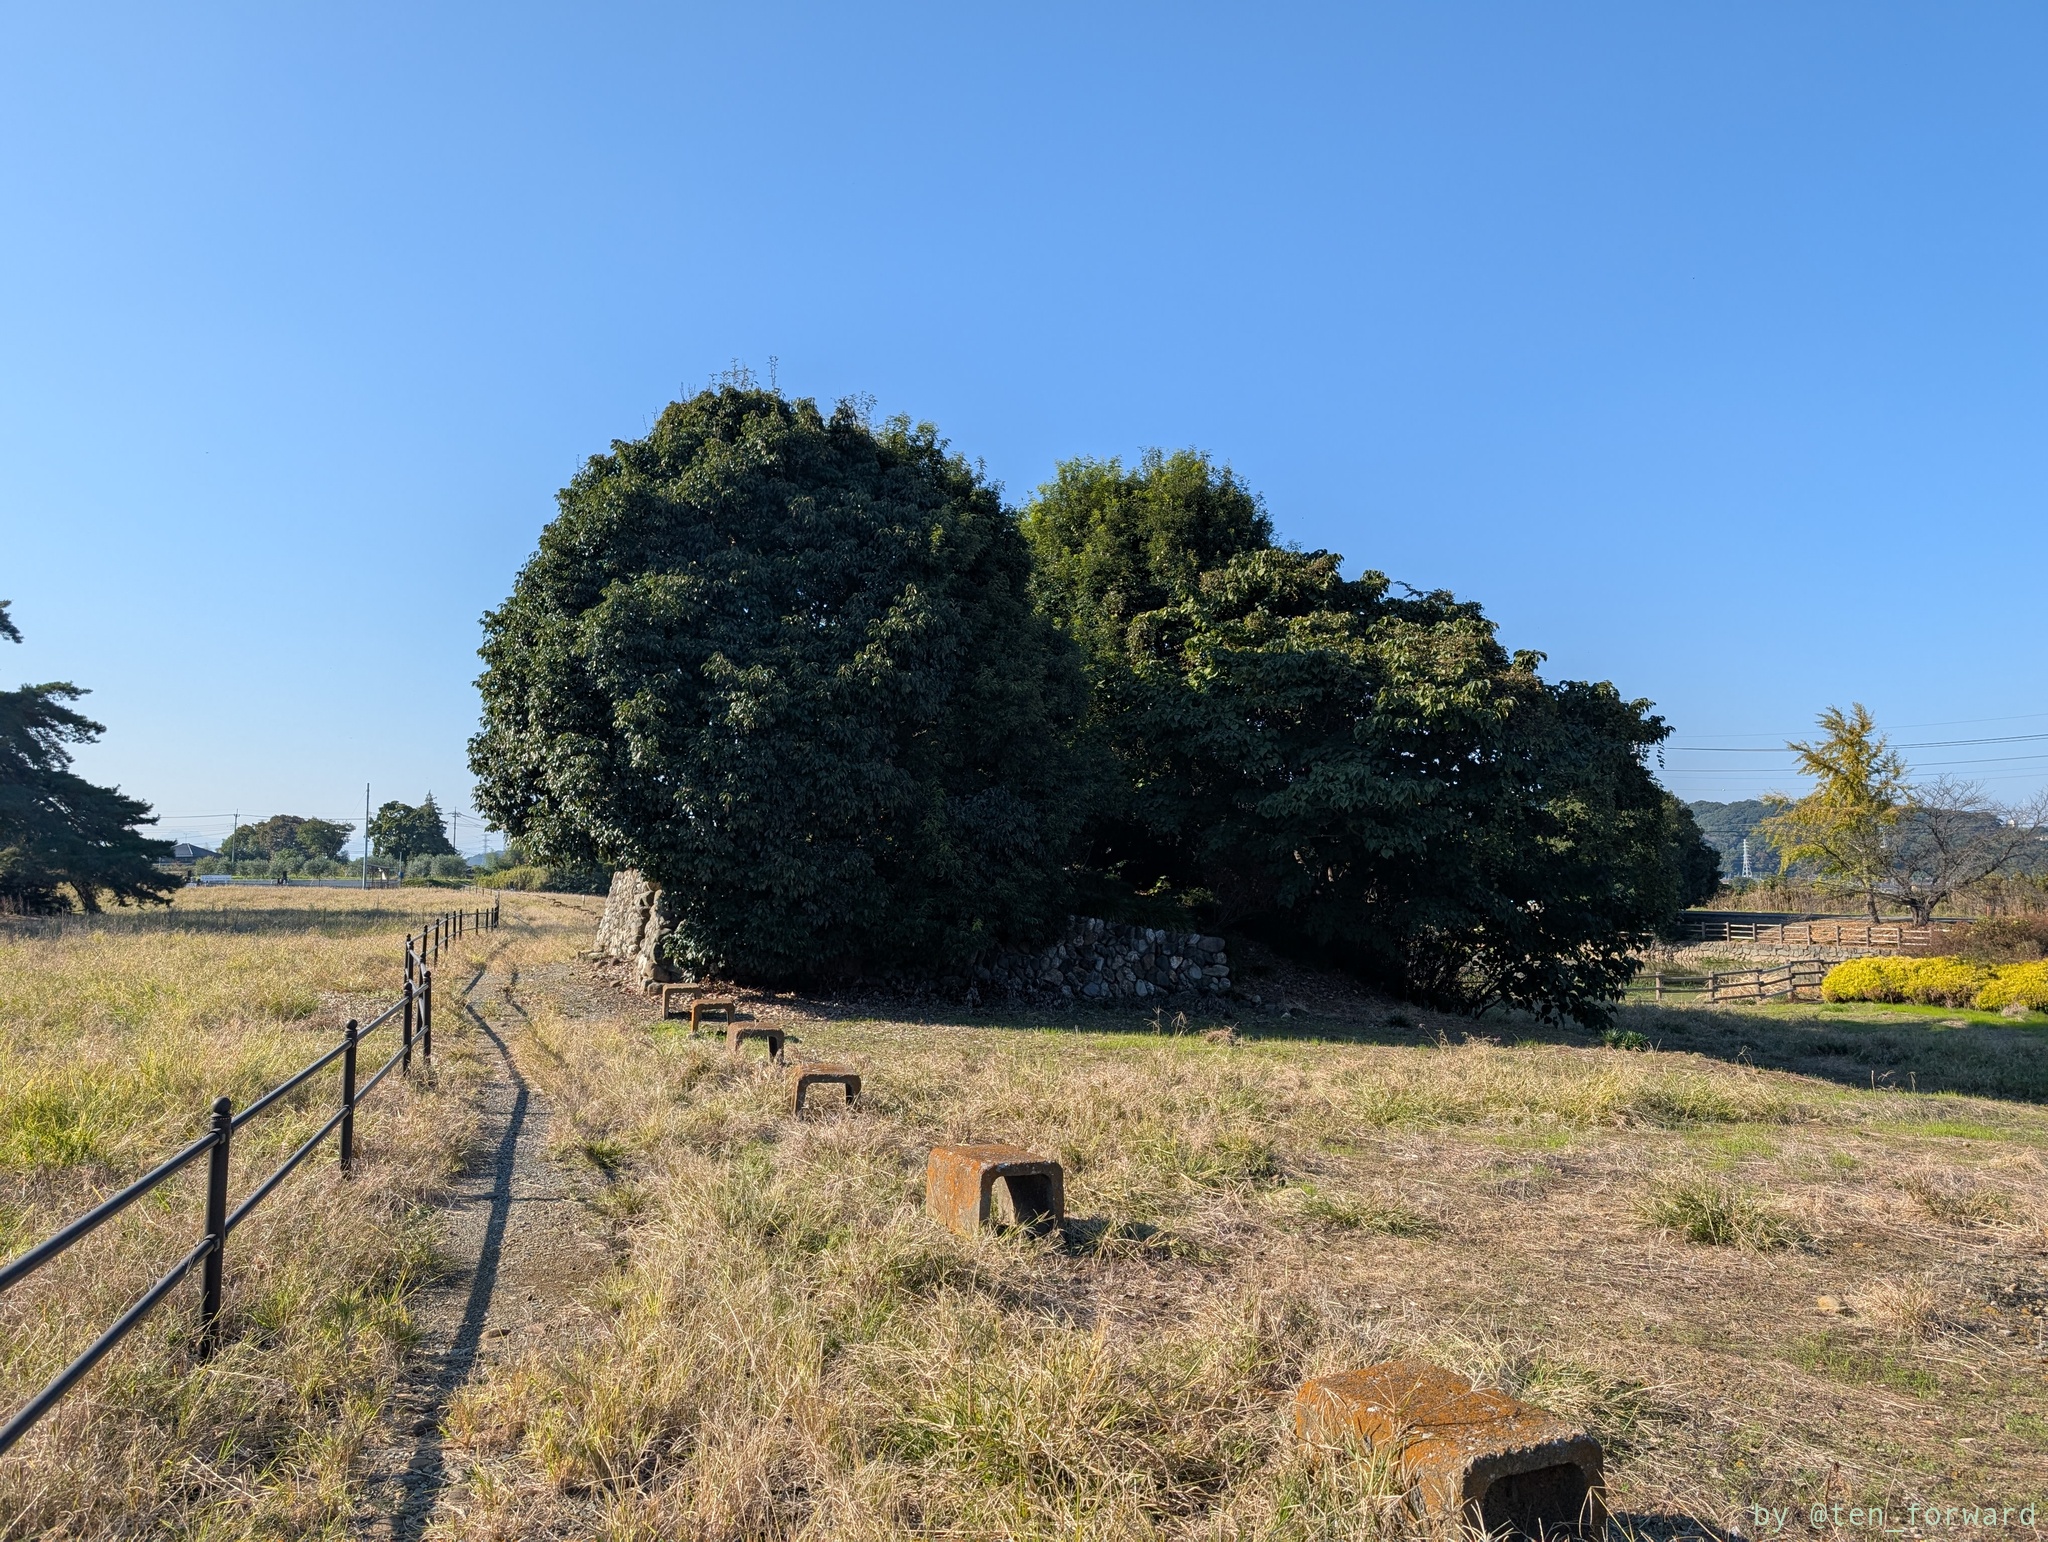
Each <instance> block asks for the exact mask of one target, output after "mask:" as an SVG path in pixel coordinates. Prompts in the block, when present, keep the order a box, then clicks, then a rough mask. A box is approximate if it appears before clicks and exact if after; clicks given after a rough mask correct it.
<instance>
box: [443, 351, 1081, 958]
mask: <svg viewBox="0 0 2048 1542" xmlns="http://www.w3.org/2000/svg"><path fill="white" fill-rule="evenodd" d="M1029 579H1030V554H1029V553H1028V552H1027V550H1026V549H1025V546H1024V544H1023V542H1022V541H1021V540H1020V539H1019V536H1018V533H1017V529H1016V526H1015V524H1014V523H1013V521H1012V520H1011V518H1010V517H1009V515H1008V514H1007V513H1006V511H1005V510H1004V509H1003V507H1002V505H1001V502H1000V500H999V498H998V496H997V494H996V492H995V490H994V489H993V488H991V487H989V486H988V485H987V484H986V483H985V482H983V481H982V480H981V478H980V477H979V475H978V474H977V473H976V472H975V470H974V469H973V468H972V467H970V466H969V465H967V464H966V463H965V462H964V461H962V460H961V459H960V458H958V457H957V456H953V455H950V454H949V453H948V452H947V449H946V446H945V444H944V442H943V441H942V440H940V439H939V438H938V436H937V433H936V431H935V430H933V429H932V428H931V427H930V426H928V425H921V426H918V427H912V426H911V425H910V424H909V423H908V422H907V421H895V422H891V423H889V424H887V425H885V426H883V427H881V428H879V429H877V428H875V427H873V426H871V425H870V424H869V423H867V422H866V421H865V420H864V417H863V415H862V414H861V413H860V412H859V411H858V410H857V409H856V408H855V407H853V406H851V405H849V404H841V405H840V407H839V408H838V410H837V411H835V412H833V413H832V414H831V415H830V416H826V415H824V414H823V413H821V412H820V411H819V409H818V408H817V407H816V405H815V404H813V403H812V402H810V401H791V400H788V399H785V398H783V397H782V396H780V395H779V394H777V393H775V392H772V391H761V390H755V389H752V388H751V387H748V386H744V385H736V386H728V387H725V388H722V389H719V390H715V391H707V392H704V393H702V394H700V395H698V396H697V397H695V398H693V399H691V400H689V401H686V402H679V403H675V404H673V405H671V406H670V407H669V408H668V409H667V410H666V411H665V412H663V414H662V415H661V418H660V420H659V422H658V423H657V424H656V425H655V426H654V429H653V431H652V432H651V433H649V434H648V435H647V437H646V438H644V439H640V440H635V441H631V442H625V441H621V442H615V443H614V444H613V446H612V449H611V453H609V454H607V455H601V456H597V457H594V458H593V459H592V460H591V461H590V462H589V464H588V465H587V466H586V467H585V468H584V470H583V471H582V472H581V473H580V474H579V475H578V476H577V477H576V479H575V480H574V481H573V482H572V483H571V484H570V486H569V487H568V488H566V489H565V490H564V491H563V492H562V494H561V498H560V513H559V515H558V517H557V518H556V519H555V520H554V521H553V523H552V524H550V525H549V526H548V528H547V530H546V531H545V532H544V533H543V535H542V537H541V543H540V549H539V551H538V552H537V553H536V554H535V556H534V557H533V559H532V560H531V561H530V562H529V563H528V564H527V566H526V568H525V569H524V570H523V571H522V572H521V574H520V576H519V579H518V582H517V584H516V586H515V589H514V592H513V594H512V596H511V598H510V599H508V600H507V601H506V603H505V604H504V605H503V606H502V607H501V608H499V609H498V610H496V611H494V612H492V613H491V614H490V615H489V616H487V617H486V618H485V630H486V639H487V640H486V642H485V646H484V649H483V656H484V659H485V662H486V666H487V667H486V670H485V673H484V675H483V678H482V680H481V681H480V685H481V688H482V692H483V699H484V728H483V731H482V732H481V733H480V734H479V735H478V736H477V738H476V739H475V740H474V741H472V744H471V764H472V766H473V768H474V769H475V771H476V773H477V776H478V779H479V786H478V793H477V801H478V806H479V807H480V808H482V809H483V810H484V811H485V812H486V813H488V814H489V815H490V816H491V817H492V819H493V821H494V822H495V823H496V824H497V825H498V826H500V827H501V828H503V829H506V830H508V831H510V832H511V833H513V834H514V835H517V836H520V837H522V838H524V839H525V840H526V841H527V842H528V844H529V845H531V846H532V847H534V848H535V849H536V850H537V851H539V852H541V853H544V854H545V855H546V856H547V857H548V858H549V859H553V860H568V861H586V862H602V863H607V864H611V865H615V866H625V865H631V866H636V867H639V868H641V869H642V870H643V871H645V872H646V873H647V875H648V876H649V877H650V879H652V880H653V881H654V882H656V883H658V884H660V885H662V886H663V887H664V888H665V889H666V890H667V891H668V893H669V894H670V896H671V898H672V901H673V902H674V903H675V904H677V905H678V906H679V907H680V910H681V922H680V925H679V927H678V930H677V932H676V934H675V941H674V943H673V951H674V955H675V961H676V962H679V963H684V964H689V965H693V966H713V967H718V968H722V969H728V970H732V971H734V972H737V973H740V974H742V975H750V976H754V977H791V976H797V975H803V974H811V973H818V972H825V971H834V970H844V969H851V968H855V967H870V968H873V967H906V966H907V967H916V968H924V969H943V968H945V967H948V966H953V965H957V964H959V963H963V962H965V961H966V960H967V959H969V958H972V957H974V956H975V955H977V954H978V953H980V952H981V951H983V950H984V949H985V948H986V947H988V946H989V945H990V944H991V943H992V942H993V941H996V940H998V939H1004V938H1024V937H1030V936H1035V935H1037V934H1039V933H1040V932H1042V931H1043V930H1044V929H1045V928H1046V927H1047V926H1048V925H1049V924H1052V923H1053V922H1054V921H1056V919H1057V917H1058V915H1059V914H1060V912H1061V908H1062V905H1063V901H1064V896H1065V884H1066V875H1065V872H1064V866H1063V865H1064V863H1065V860H1066V858H1067V856H1068V853H1069V849H1070V845H1071V839H1072V835H1073V833H1074V831H1075V830H1076V829H1077V828H1078V826H1079V823H1080V821H1081V819H1082V817H1083V816H1084V814H1085V811H1086V806H1087V801H1088V797H1089V789H1088V788H1087V786H1086V785H1085V783H1084V782H1083V781H1082V780H1081V779H1080V777H1079V776H1078V774H1077V765H1078V762H1077V760H1076V757H1075V755H1074V753H1073V751H1072V750H1071V749H1070V748H1069V746H1068V744H1067V742H1066V741H1067V736H1068V734H1069V731H1070V729H1071V727H1072V726H1073V725H1074V724H1075V722H1076V721H1077V720H1078V719H1079V717H1080V715H1081V712H1082V710H1083V708H1084V705H1085V687H1084V685H1083V682H1082V679H1081V674H1080V670H1079V668H1078V665H1077V662H1076V659H1075V656H1074V650H1073V648H1072V647H1071V646H1070V645H1069V644H1067V643H1065V642H1064V641H1063V640H1062V639H1061V638H1060V637H1059V636H1058V635H1057V633H1056V632H1055V631H1054V629H1053V628H1052V627H1051V626H1050V625H1048V624H1047V623H1046V622H1045V621H1044V620H1043V619H1042V618H1041V617H1039V616H1038V615H1037V614H1036V613H1035V612H1034V611H1033V609H1032V607H1031V604H1030V599H1029V593H1028V590H1029Z"/></svg>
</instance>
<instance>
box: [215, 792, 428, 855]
mask: <svg viewBox="0 0 2048 1542" xmlns="http://www.w3.org/2000/svg"><path fill="white" fill-rule="evenodd" d="M401 806H402V805H401ZM354 830H355V826H354V825H352V824H341V823H337V822H335V821H334V820H331V819H308V818H307V817H305V816H304V815H303V814H272V815H271V816H270V817H269V818H268V819H265V820H262V821H260V822H258V823H256V824H249V825H242V826H241V827H239V828H238V829H236V830H235V831H234V833H233V834H231V835H230V836H229V837H228V839H227V842H226V843H225V844H224V845H223V846H222V847H221V852H220V854H221V856H222V857H224V858H226V859H227V860H228V861H230V862H247V861H253V860H256V859H259V858H264V857H279V856H297V857H314V858H319V859H322V860H324V861H328V862H333V861H338V860H339V859H340V857H341V849H342V847H343V846H344V845H345V844H346V843H347V841H348V838H349V835H350V834H351V833H352V832H353V831H354Z"/></svg>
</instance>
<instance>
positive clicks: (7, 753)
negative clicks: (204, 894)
mask: <svg viewBox="0 0 2048 1542" xmlns="http://www.w3.org/2000/svg"><path fill="white" fill-rule="evenodd" d="M0 637H6V638H7V639H9V640H10V641H13V642H20V641H21V633H20V632H19V631H18V630H17V629H16V627H15V624H14V621H13V619H12V618H11V617H10V616H9V614H8V605H7V602H6V601H4V600H0ZM84 694H85V692H84V691H82V690H80V689H79V688H78V687H77V686H75V685H70V684H67V683H65V682H62V681H54V682H51V683H49V684H46V685H24V686H22V687H21V688H20V689H18V690H13V691H0V906H4V907H5V908H7V909H11V910H15V911H30V912H37V911H53V910H68V909H70V908H71V907H72V904H73V903H74V902H75V903H76V904H77V905H78V906H79V907H80V908H82V909H84V910H87V911H96V910H98V909H99V908H100V906H101V904H102V902H103V901H104V900H106V899H108V898H111V899H113V900H114V901H115V902H116V903H119V904H124V905H125V904H130V903H136V902H157V903H162V902H165V901H167V900H168V898H169V896H170V894H171V891H172V890H174V889H176V888H177V887H178V886H179V884H180V883H181V881H182V880H181V879H179V878H176V877H174V876H171V875H169V874H167V873H164V872H162V871H160V870H159V869H158V868H157V866H156V863H157V862H158V861H160V860H162V859H164V858H167V857H169V856H170V854H171V842H169V841H159V840H152V839H150V838H149V837H148V836H145V835H143V834H142V833H141V831H140V830H139V829H137V828H136V827H137V826H139V825H146V824H154V823H155V822H156V821H155V819H154V818H153V816H152V815H151V814H150V811H149V805H148V804H146V803H143V802H141V801H139V800H138V799H135V798H130V797H127V796H125V795H124V794H123V793H122V792H121V791H120V790H119V789H118V788H113V787H96V786H94V785H93V784H92V783H90V782H88V781H86V780H85V779H84V778H83V777H81V776H78V775H77V774H75V773H74V772H73V771H72V770H71V753H70V751H69V749H67V748H66V746H68V745H73V744H90V743H91V742H92V741H93V740H95V739H97V738H98V737H99V736H100V735H101V734H103V733H105V732H106V730H105V728H103V727H102V726H101V725H100V724H98V723H95V722H94V721H92V719H90V718H88V717H85V716H83V715H82V714H80V713H78V712H75V711H73V710H72V709H71V708H70V707H69V706H68V705H66V704H67V703H69V702H74V701H76V700H78V698H79V697H81V696H83V695H84ZM67 891H68V893H67Z"/></svg>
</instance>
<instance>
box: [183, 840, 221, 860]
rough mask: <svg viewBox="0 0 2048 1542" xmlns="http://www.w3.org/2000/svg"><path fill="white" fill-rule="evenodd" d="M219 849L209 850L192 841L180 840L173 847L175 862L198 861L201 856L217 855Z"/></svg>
mask: <svg viewBox="0 0 2048 1542" xmlns="http://www.w3.org/2000/svg"><path fill="white" fill-rule="evenodd" d="M219 855H220V853H219V852H217V851H208V850H207V849H206V848H205V847H204V846H195V845H193V844H192V843H191V842H190V841H180V842H178V844H177V845H175V846H173V847H172V848H171V860H172V861H173V862H197V861H198V860H199V859H200V858H201V857H217V856H219Z"/></svg>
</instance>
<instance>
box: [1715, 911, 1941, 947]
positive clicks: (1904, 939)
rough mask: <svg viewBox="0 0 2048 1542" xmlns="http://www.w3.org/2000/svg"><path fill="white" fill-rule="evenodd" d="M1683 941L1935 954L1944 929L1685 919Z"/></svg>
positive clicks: (1900, 924)
mask: <svg viewBox="0 0 2048 1542" xmlns="http://www.w3.org/2000/svg"><path fill="white" fill-rule="evenodd" d="M1683 925H1684V938H1685V940H1686V941H1687V942H1764V943H1775V944H1777V945H1778V946H1780V947H1808V948H1828V947H1833V948H1872V949H1880V948H1881V949H1886V950H1889V951H1891V952H1894V953H1901V954H1914V953H1932V952H1937V951H1939V949H1940V947H1941V945H1942V936H1943V933H1944V932H1945V931H1946V930H1947V928H1946V927H1944V926H1940V925H1936V926H1913V925H1911V924H1909V923H1907V922H1903V921H1779V922H1771V921H1721V920H1716V919H1712V918H1707V917H1700V916H1687V917H1686V918H1685V921H1684V923H1683Z"/></svg>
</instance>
